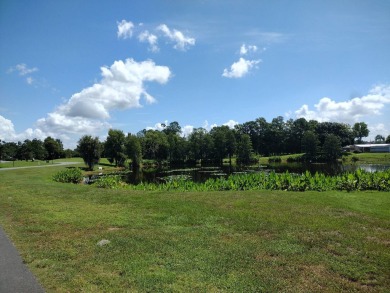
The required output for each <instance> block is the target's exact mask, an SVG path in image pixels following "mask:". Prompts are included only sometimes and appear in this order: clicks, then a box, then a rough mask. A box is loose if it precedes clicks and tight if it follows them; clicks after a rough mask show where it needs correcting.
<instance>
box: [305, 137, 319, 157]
mask: <svg viewBox="0 0 390 293" xmlns="http://www.w3.org/2000/svg"><path fill="white" fill-rule="evenodd" d="M318 148H319V140H318V138H317V135H316V134H315V133H314V132H313V131H306V132H305V133H304V134H303V137H302V151H303V152H304V153H305V154H306V157H307V158H308V159H309V160H312V159H314V158H315V157H316V156H317V152H318Z"/></svg>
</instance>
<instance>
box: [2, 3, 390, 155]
mask: <svg viewBox="0 0 390 293" xmlns="http://www.w3.org/2000/svg"><path fill="white" fill-rule="evenodd" d="M389 52H390V1H387V0H383V1H380V0H374V1H360V0H337V1H336V0H335V1H332V0H329V1H315V0H313V1H312V0H311V1H300V0H297V1H281V0H280V1H261V0H243V1H232V0H193V1H185V0H165V1H164V0H159V1H157V0H154V1H153V0H142V1H138V0H134V1H90V0H84V1H73V0H69V1H42V0H36V1H11V0H1V1H0V56H1V58H0V139H2V140H5V141H18V140H20V141H23V140H24V139H32V138H39V139H44V138H45V137H47V136H49V135H50V136H52V137H55V138H60V139H61V140H62V141H63V142H64V145H65V147H70V148H74V147H75V146H76V145H77V141H78V139H79V138H80V137H81V136H82V135H84V134H89V135H94V136H95V135H96V136H99V137H100V138H101V139H102V140H103V139H104V138H105V135H106V134H107V132H108V129H109V128H116V129H121V130H123V131H124V132H131V133H136V132H138V131H139V130H142V129H144V128H157V129H158V128H159V127H160V124H159V123H164V122H167V123H170V122H173V121H178V122H179V123H180V125H181V126H182V128H183V130H184V131H185V133H186V134H188V133H189V132H190V131H191V129H192V128H193V127H206V128H207V129H210V128H211V127H212V126H213V125H223V124H227V125H230V126H233V125H234V124H235V123H244V122H247V121H251V120H255V119H256V118H258V117H264V118H266V119H267V121H271V120H272V118H275V117H277V116H283V117H284V118H285V120H287V119H289V118H293V119H296V118H299V117H305V118H307V119H308V120H309V119H315V120H318V121H336V122H345V123H349V124H350V125H353V123H355V122H360V121H364V122H366V123H367V124H368V125H369V129H370V137H371V138H373V137H375V135H377V134H381V135H384V136H385V137H386V136H387V135H389V134H390V53H389Z"/></svg>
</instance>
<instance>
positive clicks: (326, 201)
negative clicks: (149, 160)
mask: <svg viewBox="0 0 390 293" xmlns="http://www.w3.org/2000/svg"><path fill="white" fill-rule="evenodd" d="M64 169H65V167H51V168H35V169H19V170H9V171H1V172H0V224H1V225H2V227H3V228H4V229H5V231H6V232H7V233H8V234H9V236H10V237H11V238H12V240H13V241H14V243H15V244H16V246H17V247H18V249H19V251H20V252H21V255H22V258H23V259H24V261H25V262H26V264H27V265H28V266H29V268H30V269H31V270H32V271H33V272H34V274H35V275H36V276H37V277H38V279H39V281H40V282H41V283H42V285H43V286H44V287H45V289H46V290H47V292H189V291H193V292H341V291H344V292H359V291H360V292H388V289H389V288H390V279H389V278H388V276H389V275H390V266H389V264H390V252H389V239H390V213H389V210H390V194H389V193H388V192H350V193H347V192H340V191H331V192H329V191H328V192H304V193H302V192H283V191H234V192H233V191H230V192H227V191H220V192H186V193H181V192H167V191H163V192H147V191H131V190H128V189H101V188H95V187H93V186H87V185H76V184H65V183H57V182H54V181H53V180H52V176H53V175H54V174H55V173H57V172H58V171H59V170H64ZM103 239H106V240H109V241H110V243H108V244H107V245H104V246H98V245H97V243H98V242H99V241H101V240H103Z"/></svg>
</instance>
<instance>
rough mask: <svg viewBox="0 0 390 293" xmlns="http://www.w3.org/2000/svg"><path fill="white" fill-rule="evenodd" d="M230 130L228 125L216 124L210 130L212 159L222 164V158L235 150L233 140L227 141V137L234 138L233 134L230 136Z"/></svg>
mask: <svg viewBox="0 0 390 293" xmlns="http://www.w3.org/2000/svg"><path fill="white" fill-rule="evenodd" d="M230 132H231V130H230V129H229V127H228V126H218V127H214V128H213V129H211V130H210V136H211V138H212V139H213V145H214V150H213V153H214V159H215V160H216V161H217V163H218V164H220V165H222V163H223V159H224V158H226V157H227V156H229V155H230V156H232V155H233V153H234V150H235V142H234V141H232V142H230V143H229V141H228V138H231V139H234V134H233V136H230V135H229V133H230ZM228 146H229V151H228ZM229 153H230V154H229Z"/></svg>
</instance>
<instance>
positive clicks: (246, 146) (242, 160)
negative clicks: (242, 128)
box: [237, 134, 253, 165]
mask: <svg viewBox="0 0 390 293" xmlns="http://www.w3.org/2000/svg"><path fill="white" fill-rule="evenodd" d="M252 152H253V149H252V142H251V139H250V136H249V135H248V134H242V135H240V136H239V139H238V143H237V164H239V165H249V164H250V163H251V162H252Z"/></svg>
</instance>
